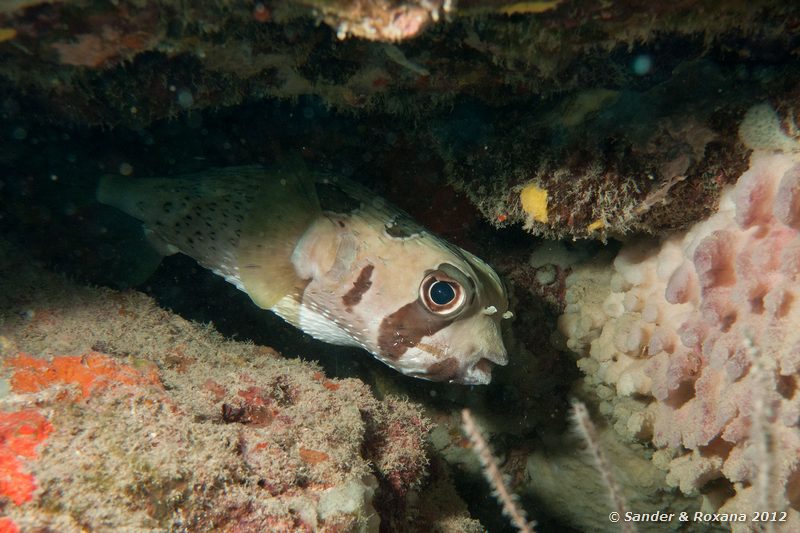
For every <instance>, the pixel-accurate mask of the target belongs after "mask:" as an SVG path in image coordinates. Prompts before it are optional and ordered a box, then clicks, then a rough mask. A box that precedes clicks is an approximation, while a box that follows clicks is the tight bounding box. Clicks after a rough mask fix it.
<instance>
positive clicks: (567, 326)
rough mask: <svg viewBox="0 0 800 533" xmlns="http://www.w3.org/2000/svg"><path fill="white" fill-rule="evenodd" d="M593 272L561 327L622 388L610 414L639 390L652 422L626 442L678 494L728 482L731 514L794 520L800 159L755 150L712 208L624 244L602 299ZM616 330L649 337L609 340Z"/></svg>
mask: <svg viewBox="0 0 800 533" xmlns="http://www.w3.org/2000/svg"><path fill="white" fill-rule="evenodd" d="M598 276H599V274H598V271H594V272H593V273H590V272H589V270H586V271H584V272H581V270H580V269H577V270H576V272H575V273H574V274H573V275H572V276H571V279H568V280H567V285H568V293H567V299H568V302H570V301H572V302H574V303H571V304H569V305H568V306H567V308H566V311H565V314H564V315H563V316H562V317H561V322H560V327H561V331H562V332H563V333H564V334H565V335H566V337H567V339H568V340H567V344H568V346H569V347H570V348H571V349H573V350H574V351H576V352H577V353H578V354H579V355H580V356H581V357H582V359H580V360H579V362H578V366H579V367H580V368H581V369H583V370H584V372H585V373H586V374H587V380H588V382H589V383H591V384H594V385H599V384H602V385H606V386H613V387H615V388H616V393H617V396H616V397H614V398H611V399H609V400H604V401H605V402H607V403H608V404H609V405H608V406H607V407H606V409H605V412H609V413H611V414H612V415H613V414H614V413H615V412H616V411H615V405H616V403H615V402H620V398H621V397H624V396H630V395H634V394H635V395H636V396H635V398H636V400H637V402H638V404H639V405H640V406H641V409H642V412H644V413H646V414H647V416H643V417H640V419H642V420H645V421H646V422H644V423H642V424H640V425H639V426H637V427H634V428H633V431H629V433H632V434H631V435H630V436H635V437H638V438H640V439H642V438H644V439H649V440H651V441H652V442H653V444H655V445H656V446H657V447H658V448H660V449H662V450H664V452H666V455H664V454H662V455H660V456H659V455H658V454H657V457H661V458H663V457H668V458H669V459H668V460H667V461H668V463H667V465H668V466H667V468H668V470H669V473H668V476H667V480H668V481H669V482H670V483H672V484H674V485H676V486H680V487H681V489H682V490H684V491H686V492H694V491H699V490H700V489H703V488H704V485H705V484H706V483H707V482H708V481H710V480H713V479H719V480H727V482H728V485H727V488H726V489H725V490H726V491H728V493H729V494H730V493H735V496H734V497H730V498H728V499H727V501H725V498H724V497H723V498H722V500H723V504H722V508H723V509H725V510H727V511H729V512H747V511H749V510H756V509H755V508H756V507H757V506H758V502H761V503H762V504H763V502H764V501H767V500H769V503H770V507H769V508H770V509H772V510H774V509H777V508H782V509H787V510H788V511H790V512H791V514H792V516H793V519H795V520H800V518H799V517H800V514H798V513H797V511H798V510H799V509H800V376H799V375H798V372H800V155H798V154H797V153H775V152H767V151H763V152H755V153H754V154H753V156H752V158H751V166H750V168H749V169H748V171H747V172H745V173H744V174H743V175H742V176H741V178H740V179H739V181H738V182H737V184H736V185H735V187H733V188H732V189H731V190H729V191H727V192H726V193H725V194H724V195H723V198H722V200H721V204H720V210H719V212H718V213H716V214H715V215H714V216H712V217H711V218H709V219H708V220H705V221H702V222H700V223H698V224H696V225H695V226H694V227H693V228H692V229H691V230H690V231H688V232H686V233H685V234H681V235H676V236H673V237H671V238H670V239H668V240H666V241H664V242H662V243H656V244H654V243H639V244H634V245H626V247H624V248H623V250H622V251H621V252H620V255H619V256H618V257H617V259H616V260H615V261H614V265H613V273H612V274H611V276H610V279H609V280H608V281H607V282H606V285H605V286H606V287H610V288H608V289H606V291H605V292H604V293H603V294H602V296H597V293H598V289H597V288H592V287H591V285H594V287H599V286H601V283H602V282H601V281H599V278H598ZM593 294H594V295H595V296H592V295H593ZM615 302H643V303H642V304H639V305H638V307H636V308H634V307H631V306H628V307H626V308H625V310H624V312H620V311H618V310H617V311H614V312H612V311H613V310H615V309H617V307H615ZM585 317H591V320H587V319H586V318H585ZM619 331H625V332H627V331H645V332H649V335H646V336H641V335H640V337H630V336H628V337H626V338H627V339H628V340H629V341H630V340H631V339H632V338H633V339H634V340H639V339H640V338H641V343H640V345H639V344H637V343H636V342H633V343H631V342H629V343H628V344H633V345H628V344H623V345H620V344H619V343H617V344H615V343H609V342H606V341H605V340H604V339H611V338H615V337H616V336H617V335H618V334H619ZM590 361H591V363H590ZM626 405H629V404H626ZM628 412H629V408H628ZM615 427H620V424H619V423H617V424H616V425H615ZM624 427H626V428H628V429H630V424H628V425H627V426H624ZM692 465H696V467H697V468H694V469H693V468H692ZM700 470H702V475H698V472H700ZM764 473H766V475H764ZM723 485H724V483H723ZM716 486H720V485H719V483H717V484H716ZM747 487H749V488H747ZM705 488H706V490H707V489H708V487H705Z"/></svg>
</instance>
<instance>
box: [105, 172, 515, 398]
mask: <svg viewBox="0 0 800 533" xmlns="http://www.w3.org/2000/svg"><path fill="white" fill-rule="evenodd" d="M97 198H98V200H99V201H100V202H102V203H104V204H108V205H111V206H114V207H116V208H118V209H120V210H122V211H124V212H126V213H127V214H129V215H131V216H133V217H135V218H137V219H139V220H140V221H142V222H143V225H144V227H145V231H146V232H148V234H149V236H150V237H151V239H153V240H156V241H158V242H160V243H161V244H162V245H163V246H166V248H167V249H168V253H176V252H182V253H184V254H186V255H188V256H190V257H192V258H194V259H195V260H196V261H197V262H198V263H200V264H201V265H202V266H204V267H206V268H208V269H210V270H212V271H213V272H214V273H216V274H218V275H220V276H223V277H224V278H225V279H226V280H227V281H229V282H230V283H232V284H234V285H235V286H236V287H238V288H239V289H241V290H242V291H244V292H246V293H247V294H248V295H249V296H250V298H251V299H252V300H253V302H254V303H255V304H256V305H258V306H259V307H261V308H264V309H270V310H272V311H273V312H275V313H276V314H277V315H279V316H280V317H282V318H283V319H284V320H286V321H287V322H289V323H290V324H292V325H294V326H295V327H297V328H299V329H301V330H302V331H304V332H305V333H307V334H309V335H311V336H312V337H315V338H317V339H319V340H322V341H325V342H328V343H332V344H338V345H350V346H358V347H361V348H363V349H365V350H367V351H368V352H370V353H372V354H373V355H374V356H375V357H377V358H378V359H380V360H381V361H383V362H384V363H386V364H387V365H389V366H390V367H392V368H394V369H396V370H398V371H400V372H402V373H404V374H407V375H410V376H414V377H418V378H423V379H429V380H433V381H450V382H455V383H463V384H469V385H473V384H486V383H489V382H490V381H491V369H492V366H493V365H494V364H498V365H505V364H506V363H507V353H506V349H505V346H504V345H503V339H502V335H501V322H502V321H503V320H504V319H507V318H510V317H511V312H510V311H509V310H508V297H507V295H506V291H505V288H504V286H503V283H502V282H501V280H500V278H499V277H498V276H497V274H496V273H495V272H494V270H492V268H491V267H489V265H487V264H486V263H485V262H483V261H482V260H481V259H479V258H477V257H476V256H474V255H473V254H471V253H469V252H467V251H466V250H463V249H461V248H459V247H457V246H454V245H452V244H450V243H448V242H446V241H444V240H442V239H440V238H439V237H437V236H435V235H433V234H431V233H430V232H428V231H426V230H425V229H424V228H422V227H421V226H419V225H418V224H416V223H415V222H414V221H413V220H412V219H411V218H410V217H409V216H408V215H407V214H405V213H403V212H402V211H400V210H398V209H395V208H393V207H391V206H389V205H387V204H386V202H385V201H383V200H382V199H381V198H379V197H376V196H375V195H373V194H371V193H370V192H369V191H367V190H366V189H364V188H362V187H361V186H360V185H358V184H356V183H354V182H352V181H349V180H347V179H344V178H339V177H333V176H330V175H324V174H315V173H312V172H309V171H307V170H301V171H292V170H289V171H287V170H283V171H276V170H269V169H267V168H265V167H259V166H247V167H230V168H221V169H211V170H208V171H206V172H202V173H199V174H192V175H184V176H179V177H176V178H141V179H139V178H124V177H115V176H108V177H105V178H102V179H101V182H100V185H99V187H98V190H97Z"/></svg>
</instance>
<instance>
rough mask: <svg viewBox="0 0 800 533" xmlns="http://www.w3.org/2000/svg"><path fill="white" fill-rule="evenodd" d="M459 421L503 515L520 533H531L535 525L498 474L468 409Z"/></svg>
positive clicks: (495, 462) (490, 453)
mask: <svg viewBox="0 0 800 533" xmlns="http://www.w3.org/2000/svg"><path fill="white" fill-rule="evenodd" d="M461 420H462V426H461V427H462V428H463V430H464V434H465V435H466V436H467V438H469V441H470V442H471V443H472V448H473V449H474V450H475V453H476V454H477V455H478V458H479V459H480V461H481V465H482V466H483V475H484V476H485V477H486V480H487V481H488V482H489V484H490V485H491V486H492V489H493V490H492V492H493V494H494V496H495V498H497V501H498V502H499V503H500V505H502V506H503V514H504V515H506V516H507V517H508V518H509V519H510V520H511V522H512V523H513V524H514V526H515V527H516V528H517V530H518V531H520V532H521V533H533V532H534V529H533V528H534V526H535V525H536V523H535V522H528V519H527V518H526V516H525V511H524V510H522V508H520V506H519V505H518V503H517V495H516V494H514V493H513V492H511V490H509V488H508V486H507V485H506V482H505V479H503V473H502V472H500V467H499V466H497V461H496V460H495V458H494V455H492V450H491V449H490V448H489V444H488V443H487V442H486V439H484V438H483V434H482V433H481V430H480V429H478V425H477V424H476V423H475V419H474V418H472V413H471V412H470V410H469V409H463V410H462V411H461Z"/></svg>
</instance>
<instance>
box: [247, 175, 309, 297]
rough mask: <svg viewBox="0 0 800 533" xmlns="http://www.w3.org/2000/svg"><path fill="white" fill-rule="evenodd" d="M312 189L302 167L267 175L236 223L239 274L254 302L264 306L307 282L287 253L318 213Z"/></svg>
mask: <svg viewBox="0 0 800 533" xmlns="http://www.w3.org/2000/svg"><path fill="white" fill-rule="evenodd" d="M313 191H314V189H313V185H312V184H311V183H310V182H309V180H307V179H306V178H305V177H304V176H303V175H302V173H299V172H298V173H291V174H288V173H287V174H281V173H279V174H277V175H275V176H271V177H270V179H269V180H267V181H265V182H264V183H263V184H262V186H261V187H260V190H259V191H258V195H257V197H256V200H255V201H254V203H253V209H252V210H251V211H250V213H248V215H247V218H246V220H245V221H244V223H243V225H242V234H241V238H240V239H239V244H238V246H237V250H236V263H237V265H238V267H239V279H240V280H241V282H242V286H243V287H244V290H245V291H246V292H247V294H248V295H250V298H252V300H253V302H255V303H256V305H258V306H259V307H262V308H264V309H270V308H272V307H273V306H275V305H276V304H277V303H278V302H279V301H280V300H281V299H282V298H283V297H284V296H287V295H290V294H295V293H297V292H298V291H299V290H301V289H302V288H303V287H304V286H305V284H306V283H307V281H306V279H305V276H303V275H301V273H300V272H298V270H297V269H296V267H295V265H294V264H293V262H292V256H293V254H294V252H295V248H296V247H297V245H298V243H299V242H300V241H301V239H302V238H303V235H304V234H305V233H306V232H307V231H308V229H309V228H310V227H311V226H312V225H313V224H314V222H315V221H316V220H317V219H318V218H319V216H320V214H321V212H320V209H319V202H318V201H317V199H316V196H315V194H314V192H313Z"/></svg>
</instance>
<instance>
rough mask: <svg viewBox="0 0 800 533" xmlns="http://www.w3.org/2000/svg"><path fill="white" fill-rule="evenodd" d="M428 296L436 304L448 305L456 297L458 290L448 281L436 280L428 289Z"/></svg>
mask: <svg viewBox="0 0 800 533" xmlns="http://www.w3.org/2000/svg"><path fill="white" fill-rule="evenodd" d="M428 296H430V298H431V301H432V302H433V303H435V304H436V305H447V304H449V303H450V302H452V301H453V300H455V299H456V290H455V289H454V288H453V286H452V285H451V284H450V282H447V281H436V282H434V283H433V285H431V288H430V289H428Z"/></svg>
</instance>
